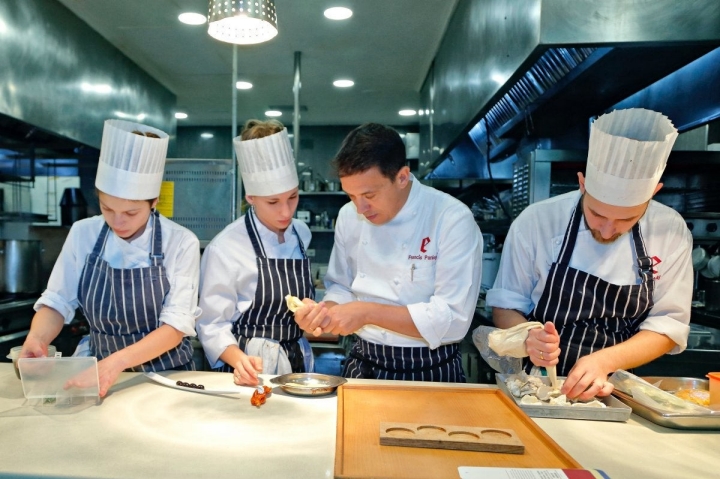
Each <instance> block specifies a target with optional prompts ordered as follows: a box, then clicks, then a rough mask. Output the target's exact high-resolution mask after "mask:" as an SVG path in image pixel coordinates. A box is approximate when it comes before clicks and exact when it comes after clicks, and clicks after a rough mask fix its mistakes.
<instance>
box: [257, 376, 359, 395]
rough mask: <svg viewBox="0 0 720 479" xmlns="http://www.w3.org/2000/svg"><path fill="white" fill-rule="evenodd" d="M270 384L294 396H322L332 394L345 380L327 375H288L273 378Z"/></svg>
mask: <svg viewBox="0 0 720 479" xmlns="http://www.w3.org/2000/svg"><path fill="white" fill-rule="evenodd" d="M270 382H271V383H273V384H277V385H279V386H280V387H281V388H282V389H283V391H285V392H287V393H290V394H294V395H296V396H323V395H325V394H332V393H334V392H335V390H336V389H337V388H338V386H340V385H342V384H345V383H346V382H347V379H345V378H341V377H339V376H330V375H329V374H319V373H290V374H283V375H282V376H277V377H274V378H272V379H271V380H270Z"/></svg>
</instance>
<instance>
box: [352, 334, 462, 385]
mask: <svg viewBox="0 0 720 479" xmlns="http://www.w3.org/2000/svg"><path fill="white" fill-rule="evenodd" d="M343 376H344V377H346V378H362V379H397V380H401V381H431V382H450V383H464V382H465V372H464V371H463V368H462V357H461V356H460V347H459V345H458V344H457V343H454V344H446V345H444V346H440V347H438V348H435V349H430V348H428V347H401V346H386V345H383V344H377V343H371V342H370V341H365V340H364V339H362V338H359V337H358V338H357V340H356V341H355V344H353V346H352V349H351V350H350V353H349V354H348V358H347V360H346V361H345V368H344V369H343Z"/></svg>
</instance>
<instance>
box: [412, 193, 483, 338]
mask: <svg viewBox="0 0 720 479" xmlns="http://www.w3.org/2000/svg"><path fill="white" fill-rule="evenodd" d="M482 251H483V239H482V235H481V233H480V229H479V228H478V226H477V224H476V223H475V220H474V219H473V217H472V215H471V214H470V212H469V211H468V210H467V208H465V207H464V206H463V207H462V208H461V207H458V208H456V209H453V210H451V211H448V212H446V214H445V215H444V217H443V222H442V224H441V225H440V228H439V246H438V257H437V262H436V265H435V268H436V269H435V283H434V286H435V290H434V293H433V295H432V296H431V297H430V298H429V301H427V302H422V303H414V304H408V305H407V308H408V311H409V312H410V316H411V317H412V320H413V322H414V323H415V326H416V327H417V329H418V331H419V332H420V335H421V336H422V337H423V339H424V340H425V341H427V343H428V346H429V347H430V348H431V349H434V348H437V347H438V346H440V345H442V344H447V343H453V342H457V341H460V340H462V339H463V338H464V337H465V335H466V334H467V331H468V329H469V327H470V323H471V321H472V318H473V314H474V313H475V307H476V305H477V298H478V294H479V292H480V278H481V277H482Z"/></svg>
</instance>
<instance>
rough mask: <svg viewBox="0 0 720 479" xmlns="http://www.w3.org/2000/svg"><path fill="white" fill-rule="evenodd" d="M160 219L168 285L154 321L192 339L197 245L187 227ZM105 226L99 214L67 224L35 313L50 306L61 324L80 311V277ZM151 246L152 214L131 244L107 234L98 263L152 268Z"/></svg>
mask: <svg viewBox="0 0 720 479" xmlns="http://www.w3.org/2000/svg"><path fill="white" fill-rule="evenodd" d="M159 218H160V227H161V228H162V250H163V254H164V255H165V258H164V259H163V266H164V267H165V271H166V273H167V278H168V280H169V281H170V291H169V292H168V293H167V295H166V296H165V300H164V302H163V308H162V311H161V312H160V318H159V321H160V322H161V323H164V324H168V325H170V326H172V327H173V328H175V329H177V330H178V331H181V332H182V333H184V334H185V336H195V318H196V317H197V316H198V315H199V314H200V311H199V310H198V282H199V270H200V268H199V266H200V242H199V241H198V239H197V237H196V236H195V234H193V233H192V232H191V231H190V230H188V229H187V228H184V227H182V226H180V225H179V224H177V223H175V222H173V221H170V220H169V219H167V218H165V217H164V216H162V215H160V217H159ZM104 224H105V219H104V218H103V217H102V215H99V216H94V217H92V218H87V219H83V220H80V221H76V222H75V223H74V224H73V225H72V228H70V232H69V233H68V237H67V239H66V240H65V244H63V248H62V251H61V252H60V256H59V257H58V259H57V261H56V262H55V266H54V267H53V270H52V273H51V274H50V279H49V281H48V285H47V289H46V290H45V291H44V292H43V294H42V295H41V296H40V299H38V300H37V302H36V303H35V306H34V307H35V311H37V310H39V309H40V307H41V306H49V307H51V308H53V309H54V310H56V311H58V312H59V313H60V314H61V315H62V316H63V318H65V323H66V324H67V323H69V322H70V321H72V319H73V318H74V317H75V310H76V309H77V308H78V307H79V303H78V299H77V292H78V283H79V281H80V275H81V274H82V271H83V268H84V267H85V260H86V258H87V256H88V255H89V254H90V253H92V250H93V247H94V246H95V242H96V241H97V239H98V237H99V236H100V231H101V230H102V227H103V225H104ZM151 243H152V215H151V216H150V218H149V219H148V223H147V225H146V227H145V231H144V232H143V233H142V234H141V235H140V236H139V237H137V238H135V239H134V240H132V241H130V242H128V241H126V240H124V239H122V238H120V237H119V236H117V235H116V234H115V233H113V232H112V230H110V231H109V232H108V236H107V242H106V244H105V251H103V259H104V260H105V261H107V262H108V264H109V265H110V266H111V267H113V268H145V267H148V266H150V265H151V264H152V263H151V261H150V258H149V254H150V249H151V246H152V244H151Z"/></svg>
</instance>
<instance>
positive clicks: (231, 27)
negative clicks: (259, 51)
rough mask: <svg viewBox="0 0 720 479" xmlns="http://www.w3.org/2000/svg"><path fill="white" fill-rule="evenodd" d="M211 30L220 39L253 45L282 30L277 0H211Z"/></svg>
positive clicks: (214, 36) (209, 28)
mask: <svg viewBox="0 0 720 479" xmlns="http://www.w3.org/2000/svg"><path fill="white" fill-rule="evenodd" d="M208 34H209V35H210V36H211V37H213V38H215V39H217V40H220V41H223V42H228V43H236V44H238V45H252V44H254V43H262V42H266V41H268V40H271V39H272V38H274V37H275V36H276V35H277V34H278V29H277V15H276V13H275V3H274V1H273V0H210V4H209V7H208Z"/></svg>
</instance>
